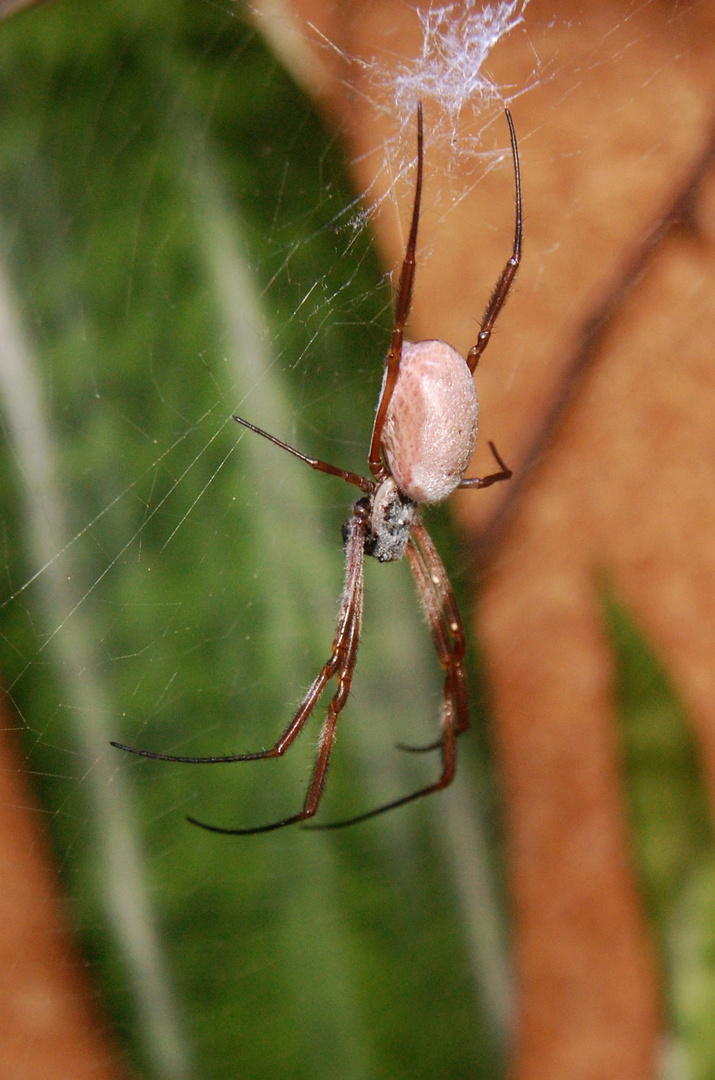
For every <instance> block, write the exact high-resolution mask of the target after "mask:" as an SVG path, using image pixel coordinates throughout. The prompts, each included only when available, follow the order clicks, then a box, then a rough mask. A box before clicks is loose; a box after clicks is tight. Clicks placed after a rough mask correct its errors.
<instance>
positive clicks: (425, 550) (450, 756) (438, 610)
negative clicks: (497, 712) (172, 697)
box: [306, 519, 469, 830]
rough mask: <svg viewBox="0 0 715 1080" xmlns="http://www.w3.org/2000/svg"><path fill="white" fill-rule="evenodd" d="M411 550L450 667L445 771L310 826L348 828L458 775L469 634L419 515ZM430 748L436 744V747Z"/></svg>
mask: <svg viewBox="0 0 715 1080" xmlns="http://www.w3.org/2000/svg"><path fill="white" fill-rule="evenodd" d="M406 554H407V559H408V561H409V564H410V569H411V570H412V573H413V575H414V578H415V583H416V585H417V591H418V594H419V598H420V601H421V603H422V607H423V608H424V611H425V614H426V615H427V620H428V622H429V624H430V629H431V631H432V637H433V639H434V645H435V649H436V651H437V656H438V657H439V662H440V664H441V665H442V669H443V670H444V672H445V680H444V699H443V704H442V716H441V726H442V737H441V738H440V740H439V741H438V742H437V743H435V744H434V747H433V748H435V749H436V748H439V749H441V751H442V773H441V775H440V777H439V779H438V780H436V781H435V782H434V783H433V784H427V785H426V786H425V787H422V788H419V789H418V790H417V791H413V792H411V793H410V794H409V795H403V796H401V797H400V798H399V799H393V800H392V801H391V802H388V803H384V804H383V805H382V806H378V807H376V808H375V809H374V810H368V811H366V812H365V813H363V814H357V815H356V816H355V817H351V818H346V819H345V820H342V821H329V822H327V823H326V824H322V823H319V824H311V825H307V826H306V828H308V829H319V830H325V829H343V828H345V827H347V826H348V825H357V824H359V823H360V822H361V821H369V820H370V818H374V817H378V816H379V815H380V814H385V813H387V811H388V810H396V809H397V808H398V807H400V806H406V805H407V803H411V802H415V800H416V799H422V798H424V797H425V796H426V795H433V794H434V793H435V792H437V791H442V790H444V788H446V787H449V785H450V784H451V783H452V781H453V779H454V774H455V771H456V765H457V737H458V736H459V735H461V734H462V732H464V731H466V730H467V728H468V727H469V704H468V696H467V679H466V675H465V671H464V656H465V652H466V635H465V633H464V626H463V624H462V619H461V617H460V614H459V609H458V608H457V601H456V599H455V596H454V591H453V589H452V586H451V585H450V583H449V578H448V577H447V572H446V570H445V568H444V565H443V563H442V560H441V559H440V557H439V553H438V551H437V548H436V547H435V546H434V543H433V542H432V538H431V537H430V535H429V533H428V532H427V529H426V528H425V527H424V525H423V524H422V522H421V521H420V520H419V519H417V520H416V521H415V523H414V525H413V527H412V536H411V537H410V540H409V541H408V544H407V552H406ZM427 749H432V747H428V748H427Z"/></svg>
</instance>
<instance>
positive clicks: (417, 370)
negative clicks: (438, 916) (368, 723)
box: [112, 103, 522, 836]
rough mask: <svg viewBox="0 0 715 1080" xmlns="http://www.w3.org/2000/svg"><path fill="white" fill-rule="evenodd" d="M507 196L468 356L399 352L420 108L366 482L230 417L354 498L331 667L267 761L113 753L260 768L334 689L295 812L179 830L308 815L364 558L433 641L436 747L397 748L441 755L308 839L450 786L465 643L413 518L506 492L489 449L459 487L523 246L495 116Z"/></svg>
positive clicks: (411, 264)
mask: <svg viewBox="0 0 715 1080" xmlns="http://www.w3.org/2000/svg"><path fill="white" fill-rule="evenodd" d="M506 119H507V123H508V125H509V135H510V139H511V150H512V157H513V162H514V180H515V188H516V225H515V232H514V244H513V250H512V254H511V257H510V258H509V260H508V262H507V263H506V265H505V267H504V269H503V270H502V273H501V275H500V277H499V280H498V281H497V284H496V286H495V288H494V291H493V293H492V296H491V299H490V300H489V303H488V305H487V309H486V312H485V314H484V318H483V319H482V324H481V328H480V331H479V335H478V337H477V341H476V344H475V345H474V346H473V347H472V348H471V349H470V350H469V352H468V354H467V358H466V361H465V360H464V359H463V358H462V356H460V354H459V353H458V352H457V351H456V350H455V349H453V348H452V346H451V345H447V344H446V343H445V342H444V341H418V342H408V341H405V340H404V331H405V323H406V321H407V317H408V315H409V311H410V305H411V300H412V286H413V282H414V276H415V249H416V245H417V228H418V224H419V218H420V200H421V196H422V173H423V157H424V151H423V123H422V105H421V103H420V104H418V106H417V177H416V181H415V195H414V204H413V210H412V221H411V226H410V234H409V239H408V241H407V249H406V252H405V258H404V262H403V264H402V270H401V273H400V280H399V285H398V290H397V303H396V308H395V322H394V328H393V331H392V338H391V341H390V349H389V352H388V354H387V360H386V363H385V373H384V377H383V382H382V389H381V392H380V398H379V401H378V406H377V412H376V414H375V423H374V426H373V430H372V438H371V440H370V449H369V453H368V467H369V469H370V473H371V474H372V475H371V477H365V476H360V475H358V474H357V473H353V472H349V471H348V470H346V469H341V468H338V467H337V466H336V465H330V464H329V463H328V462H326V461H320V460H319V459H318V458H312V457H307V456H306V455H305V454H303V453H301V452H300V451H299V450H296V449H295V448H294V447H292V446H289V445H288V444H287V443H284V442H282V441H281V440H280V439H277V438H276V437H275V436H274V435H269V434H268V432H266V431H263V430H262V429H261V428H259V427H256V426H255V425H254V424H251V423H249V422H248V420H244V419H243V418H242V417H240V416H235V417H234V420H236V421H238V423H239V424H241V425H243V427H245V428H248V430H249V431H253V432H255V433H256V434H257V435H260V436H262V437H263V438H264V439H267V440H268V441H269V442H271V443H273V444H274V445H275V446H278V447H280V448H281V449H282V450H285V451H287V452H288V453H289V454H292V455H293V456H294V457H296V458H298V459H299V460H300V461H303V462H305V464H306V465H309V466H310V467H311V469H316V470H317V471H318V472H323V473H328V474H329V475H330V476H338V477H340V478H341V479H342V480H345V481H346V482H347V483H348V484H352V485H353V486H354V487H357V488H359V489H360V491H361V492H362V497H361V498H360V499H358V501H357V502H356V503H355V505H354V506H353V509H352V513H351V515H350V517H349V518H348V520H347V521H346V522H345V524H344V526H343V537H344V544H345V561H346V572H345V584H344V587H343V592H342V596H341V600H340V612H339V615H338V622H337V629H336V631H335V637H334V639H333V647H332V651H331V653H330V658H329V659H328V660H327V661H326V663H325V664H324V665H323V667H322V669H321V670H320V672H319V674H318V676H317V677H316V679H315V680H314V682H313V683H312V685H311V686H310V688H309V689H308V692H307V693H306V695H305V697H304V698H303V700H302V702H301V704H300V706H299V708H298V710H297V712H296V713H295V715H294V716H293V718H292V720H291V721H290V723H289V724H288V727H287V728H286V729H285V731H284V732H283V734H282V735H281V736H280V738H279V739H278V740H277V742H276V743H275V744H274V746H272V747H271V748H270V749H269V750H261V751H258V752H257V753H252V754H230V755H226V756H220V757H179V756H176V755H174V754H160V753H156V752H154V751H151V750H141V749H138V748H136V747H132V746H125V745H124V744H122V743H117V742H113V743H112V746H115V747H117V748H118V749H120V750H126V751H128V752H129V753H132V754H138V755H140V756H141V757H148V758H155V759H157V760H159V761H179V762H186V763H188V764H194V765H199V764H200V765H203V764H207V765H209V764H211V765H212V764H220V763H228V762H233V761H263V760H266V759H268V758H277V757H281V755H282V754H284V753H285V751H286V750H287V749H288V747H289V746H291V744H292V743H293V742H294V741H295V739H296V738H297V737H298V735H299V734H300V733H301V731H302V730H303V727H304V726H305V723H306V721H307V720H308V717H309V716H310V715H311V714H312V712H313V710H314V709H315V707H316V705H317V704H318V701H319V699H320V697H321V695H322V693H323V691H324V689H325V687H326V686H327V684H328V683H329V682H330V680H331V679H333V678H335V680H336V682H337V688H336V690H335V693H334V695H333V698H332V700H331V702H330V705H329V706H328V713H327V716H326V718H325V721H324V723H323V727H322V730H321V733H320V738H319V741H318V755H317V760H316V763H315V767H314V769H313V774H312V778H311V781H310V785H309V787H308V792H307V795H306V797H305V801H304V803H303V808H302V809H301V810H300V811H299V812H298V813H296V814H291V815H290V816H289V817H286V818H282V819H281V820H280V821H273V822H271V823H269V824H267V825H258V826H253V827H250V828H238V829H231V828H223V827H221V826H217V825H207V824H206V823H205V822H202V821H197V820H196V819H195V818H192V817H190V818H188V820H189V821H190V822H191V823H192V824H193V825H198V826H200V828H202V829H207V830H208V831H209V832H216V833H224V834H227V835H230V836H250V835H252V834H255V833H265V832H272V831H273V830H275V829H282V828H284V827H285V826H287V825H294V824H296V823H298V822H305V821H306V820H308V819H309V818H312V817H313V816H314V815H315V813H316V812H317V810H318V807H319V805H320V800H321V796H322V794H323V790H324V787H325V780H326V776H327V772H328V765H329V762H330V755H331V752H332V749H333V742H334V740H335V732H336V728H337V723H338V717H339V716H340V713H341V712H342V710H343V709H344V707H345V704H346V702H347V700H348V695H349V693H350V685H351V683H352V678H353V674H354V672H355V665H356V663H357V655H358V646H359V642H360V630H361V627H362V612H363V560H364V556H365V555H372V556H373V558H375V559H378V561H379V562H393V561H395V560H397V559H401V558H402V557H403V555H406V556H407V561H408V562H409V564H410V569H411V570H412V574H413V575H414V578H415V582H416V585H417V590H418V592H419V596H420V600H421V603H422V606H423V608H424V610H425V613H426V616H427V620H428V622H429V625H430V629H431V631H432V637H433V639H434V647H435V650H436V652H437V656H438V658H439V662H440V664H441V666H442V668H443V670H444V672H445V680H444V700H443V705H442V714H441V729H442V734H441V736H440V738H439V739H438V740H437V741H436V742H433V743H431V744H430V745H429V746H423V747H402V749H405V750H410V751H412V752H423V751H429V750H440V751H441V754H442V771H441V774H440V776H439V778H438V779H437V780H435V781H434V783H431V784H428V785H426V786H425V787H421V788H419V789H418V790H417V791H413V792H412V793H411V794H409V795H403V796H402V797H401V798H398V799H394V800H393V801H392V802H389V803H387V804H385V805H382V806H379V807H377V808H376V809H373V810H368V811H367V812H365V813H361V814H357V815H356V816H355V817H351V818H348V819H347V820H341V821H335V822H329V823H327V824H312V825H310V826H308V827H309V828H318V829H334V828H342V827H343V826H346V825H355V824H357V823H358V822H361V821H367V820H368V819H369V818H373V817H376V816H377V815H378V814H383V813H385V812H386V811H388V810H394V809H396V808H397V807H399V806H405V805H406V804H407V803H411V802H414V801H415V800H416V799H421V798H423V797H424V796H425V795H431V794H432V793H433V792H436V791H441V790H442V789H443V788H446V787H447V786H448V785H449V784H451V782H452V780H453V779H454V775H455V769H456V751H457V737H458V736H459V735H461V734H462V733H463V732H464V731H466V730H467V728H468V726H469V713H468V697H467V682H466V676H465V671H464V657H465V650H466V641H465V634H464V627H463V625H462V620H461V617H460V614H459V611H458V609H457V603H456V599H455V596H454V592H453V590H452V586H451V584H450V582H449V579H448V577H447V573H446V571H445V569H444V566H443V565H442V560H441V559H440V557H439V554H438V552H437V549H436V548H435V546H434V544H433V542H432V539H431V538H430V535H429V533H428V532H427V530H426V528H425V526H424V525H423V524H422V521H421V518H420V512H419V508H420V506H421V505H423V504H429V503H437V502H441V501H442V500H443V499H446V498H447V496H448V495H450V494H451V493H452V492H453V491H454V490H455V489H456V488H458V487H460V488H486V487H490V486H491V485H492V484H495V483H497V482H498V481H501V480H508V479H509V477H510V476H511V470H510V469H509V468H508V466H507V465H505V463H504V462H503V461H502V459H501V457H500V456H499V453H498V451H497V449H496V447H495V446H494V443H492V442H490V443H489V447H490V449H491V452H492V454H493V456H494V459H495V461H496V463H497V465H498V466H499V470H498V471H497V472H493V473H490V474H489V475H488V476H483V477H473V478H470V479H466V480H465V479H464V474H465V472H466V470H467V466H468V465H469V462H470V461H471V459H472V455H473V452H474V448H475V445H476V441H477V415H478V405H477V394H476V390H475V387H474V380H473V378H472V375H473V372H474V369H475V368H476V366H477V364H478V363H479V360H480V358H481V356H482V353H483V352H484V350H485V349H486V347H487V345H488V344H489V340H490V337H491V334H492V330H493V329H494V325H495V323H496V320H497V317H498V315H499V313H500V311H501V309H502V307H503V306H504V303H505V301H506V299H507V296H508V295H509V290H510V289H511V286H512V283H513V281H514V278H515V276H516V272H517V270H518V268H519V262H520V260H521V245H522V209H521V181H520V174H519V155H518V148H517V142H516V134H515V132H514V124H513V121H512V118H511V114H510V113H509V111H508V109H507V110H506Z"/></svg>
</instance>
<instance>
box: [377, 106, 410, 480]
mask: <svg viewBox="0 0 715 1080" xmlns="http://www.w3.org/2000/svg"><path fill="white" fill-rule="evenodd" d="M423 158H424V147H423V133H422V102H421V101H420V102H418V104H417V179H416V181H415V201H414V204H413V207H412V224H411V225H410V235H409V239H408V241H407V250H406V251H405V259H404V262H403V263H402V270H401V271H400V283H399V286H398V289H397V304H396V306H395V324H394V328H393V331H392V339H391V341H390V351H389V352H388V354H387V361H386V366H385V378H384V380H383V383H382V392H381V394H380V400H379V402H378V406H377V412H376V414H375V423H374V425H373V429H372V438H371V440H370V452H369V454H368V459H367V460H368V465H369V466H370V472H371V473H372V475H373V476H374V477H375V478H376V479H377V480H384V478H385V476H386V475H387V470H386V468H385V466H384V464H383V462H382V457H381V450H382V429H383V427H384V426H385V417H386V416H387V410H388V408H389V405H390V400H391V398H392V393H393V391H394V389H395V384H396V382H397V376H398V375H399V372H400V360H401V359H402V342H403V340H404V336H405V323H406V322H407V316H408V315H409V313H410V306H411V304H412V287H413V285H414V280H415V249H416V247H417V227H418V225H419V221H420V202H421V199H422V165H423Z"/></svg>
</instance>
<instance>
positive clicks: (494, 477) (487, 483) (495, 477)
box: [459, 442, 512, 488]
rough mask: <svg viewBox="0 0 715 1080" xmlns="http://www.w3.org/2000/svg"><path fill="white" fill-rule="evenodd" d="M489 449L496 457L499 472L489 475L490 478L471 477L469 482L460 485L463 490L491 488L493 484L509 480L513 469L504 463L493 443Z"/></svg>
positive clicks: (464, 481)
mask: <svg viewBox="0 0 715 1080" xmlns="http://www.w3.org/2000/svg"><path fill="white" fill-rule="evenodd" d="M489 449H490V450H491V452H492V454H493V455H494V458H495V460H496V463H497V465H499V466H500V469H499V472H495V473H489V475H488V476H470V477H469V479H468V480H462V482H461V484H460V485H459V486H460V487H461V488H486V487H491V486H492V484H497V483H498V482H499V481H500V480H509V478H510V477H511V475H512V472H511V469H510V468H509V466H508V465H507V464H505V462H504V461H502V458H501V455H500V453H499V451H498V450H497V448H496V446H495V445H494V443H493V442H490V443H489Z"/></svg>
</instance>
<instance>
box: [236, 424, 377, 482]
mask: <svg viewBox="0 0 715 1080" xmlns="http://www.w3.org/2000/svg"><path fill="white" fill-rule="evenodd" d="M234 420H236V421H237V422H238V423H239V424H242V425H243V427H245V428H248V430H249V431H255V433H256V435H261V436H262V437H263V438H264V439H268V442H272V443H273V445H274V446H279V447H280V448H281V450H287V451H288V453H289V454H292V455H293V457H297V458H298V460H299V461H304V462H305V464H306V465H310V467H311V469H317V470H318V472H324V473H328V474H329V475H330V476H339V477H340V478H341V480H345V481H346V482H347V483H348V484H354V485H355V487H359V488H360V490H361V491H364V492H369V491H372V487H373V482H372V480H368V479H367V478H366V477H365V476H358V474H357V473H354V472H349V471H348V470H347V469H339V468H338V467H337V465H331V464H330V463H329V462H327V461H321V460H320V458H312V457H307V455H306V454H301V452H300V450H296V448H295V447H294V446H290V445H289V444H288V443H285V442H283V440H282V439H277V438H276V437H275V435H269V434H268V432H267V431H264V430H263V428H259V427H256V425H255V424H250V423H249V422H248V420H244V419H243V417H242V416H234Z"/></svg>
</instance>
